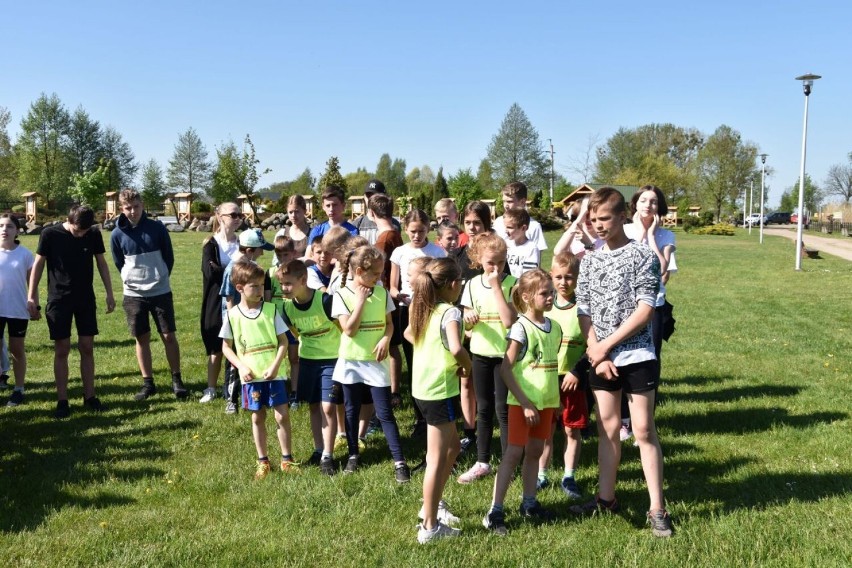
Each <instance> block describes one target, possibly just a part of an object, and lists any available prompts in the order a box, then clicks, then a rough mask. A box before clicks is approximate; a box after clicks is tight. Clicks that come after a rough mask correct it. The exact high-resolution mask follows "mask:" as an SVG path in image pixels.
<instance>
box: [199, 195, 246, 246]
mask: <svg viewBox="0 0 852 568" xmlns="http://www.w3.org/2000/svg"><path fill="white" fill-rule="evenodd" d="M223 205H233V206H234V207H236V208H237V213H240V206H239V205H237V204H236V203H234V202H233V201H225V202H224V203H220V204H219V205H217V206H216V209H214V210H213V224H212V225H211V226H210V235H209V236H208V237H207V238H206V239H204V244H205V245H206V244H207V243H208V242H209V241H210V239H212V238H213V237H215V236H216V233H218V232H219V227H221V226H222V224H221V223H220V222H219V210H220V209H221V208H222V206H223Z"/></svg>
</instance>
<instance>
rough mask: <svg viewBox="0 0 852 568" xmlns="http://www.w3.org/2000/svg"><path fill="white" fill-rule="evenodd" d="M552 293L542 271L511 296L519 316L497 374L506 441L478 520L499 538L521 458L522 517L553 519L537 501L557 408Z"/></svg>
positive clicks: (558, 339)
mask: <svg viewBox="0 0 852 568" xmlns="http://www.w3.org/2000/svg"><path fill="white" fill-rule="evenodd" d="M553 294H554V290H553V283H552V282H551V280H550V276H549V275H548V274H547V273H546V272H545V271H543V270H541V269H540V268H537V269H535V270H532V271H530V272H527V273H525V274H524V275H523V276H521V280H520V282H519V283H518V287H517V288H515V290H514V292H513V293H512V300H513V301H514V304H515V306H516V307H517V309H518V311H522V312H523V314H522V315H521V316H520V317H519V318H518V321H517V322H515V323H514V324H513V325H512V329H511V330H510V331H509V336H508V337H509V346H508V348H507V349H506V356H505V357H504V358H503V361H502V363H501V365H500V376H501V378H502V379H503V382H505V384H506V386H507V387H508V389H509V391H510V392H511V394H510V395H509V440H508V445H507V446H506V449H505V450H504V452H503V460H502V461H501V462H500V467H499V469H498V470H497V478H496V479H495V480H494V496H493V500H492V501H491V508H490V509H489V510H488V513H487V514H486V515H485V518H484V519H482V524H483V525H484V526H485V528H487V529H490V530H492V531H494V533H495V534H498V535H501V536H502V535H505V534H506V532H507V531H506V524H505V521H504V513H503V500H504V499H505V497H506V491H507V490H508V489H509V484H510V483H511V482H512V478H513V476H514V473H515V468H516V467H517V466H518V463H519V462H520V461H521V455H523V456H524V463H523V466H522V469H521V472H522V474H521V478H522V481H523V501H522V502H521V506H520V509H519V512H520V514H521V516H523V517H525V518H528V519H537V520H540V521H548V520H551V519H552V518H553V514H552V513H551V512H550V511H548V510H547V509H545V508H543V507H542V506H541V504H540V503H539V502H538V500H537V499H536V481H537V474H538V459H539V457H540V456H541V452H542V449H543V448H544V441H545V440H546V439H547V438H548V437H549V436H550V433H551V424H552V422H553V415H554V412H555V409H557V408H559V384H558V379H557V369H558V367H559V361H558V353H559V346H560V344H561V343H562V329H561V327H560V326H559V324H558V323H557V322H555V321H552V320H551V319H549V318H547V317H545V315H544V312H545V311H548V310H550V309H551V308H552V307H553Z"/></svg>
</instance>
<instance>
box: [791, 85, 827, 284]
mask: <svg viewBox="0 0 852 568" xmlns="http://www.w3.org/2000/svg"><path fill="white" fill-rule="evenodd" d="M820 78H821V76H820V75H814V74H812V73H808V74H806V75H801V76H800V77H796V81H801V82H802V88H803V89H804V91H805V122H804V126H802V167H801V169H800V170H799V216H798V218H797V219H796V270H801V269H802V245H803V242H802V223H803V218H804V216H805V211H804V210H805V155H806V149H807V147H808V98H809V97H810V94H811V88H812V87H813V86H814V81H816V80H817V79H820Z"/></svg>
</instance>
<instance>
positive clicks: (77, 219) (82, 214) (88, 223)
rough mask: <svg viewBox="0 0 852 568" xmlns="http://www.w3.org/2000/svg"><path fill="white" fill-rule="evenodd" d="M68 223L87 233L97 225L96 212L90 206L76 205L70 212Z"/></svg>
mask: <svg viewBox="0 0 852 568" xmlns="http://www.w3.org/2000/svg"><path fill="white" fill-rule="evenodd" d="M68 222H69V223H71V224H72V225H74V226H75V227H77V228H78V229H80V230H81V231H87V230H89V229H91V228H92V225H94V224H95V212H94V211H93V210H92V208H91V207H89V206H88V205H74V206H72V207H71V211H69V212H68Z"/></svg>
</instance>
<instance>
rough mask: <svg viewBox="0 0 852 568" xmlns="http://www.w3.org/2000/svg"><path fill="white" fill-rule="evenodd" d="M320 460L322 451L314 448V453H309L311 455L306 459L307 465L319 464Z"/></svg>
mask: <svg viewBox="0 0 852 568" xmlns="http://www.w3.org/2000/svg"><path fill="white" fill-rule="evenodd" d="M320 461H322V452H321V451H319V450H314V453H312V454H311V457H310V459H309V460H308V465H319V464H320Z"/></svg>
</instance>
